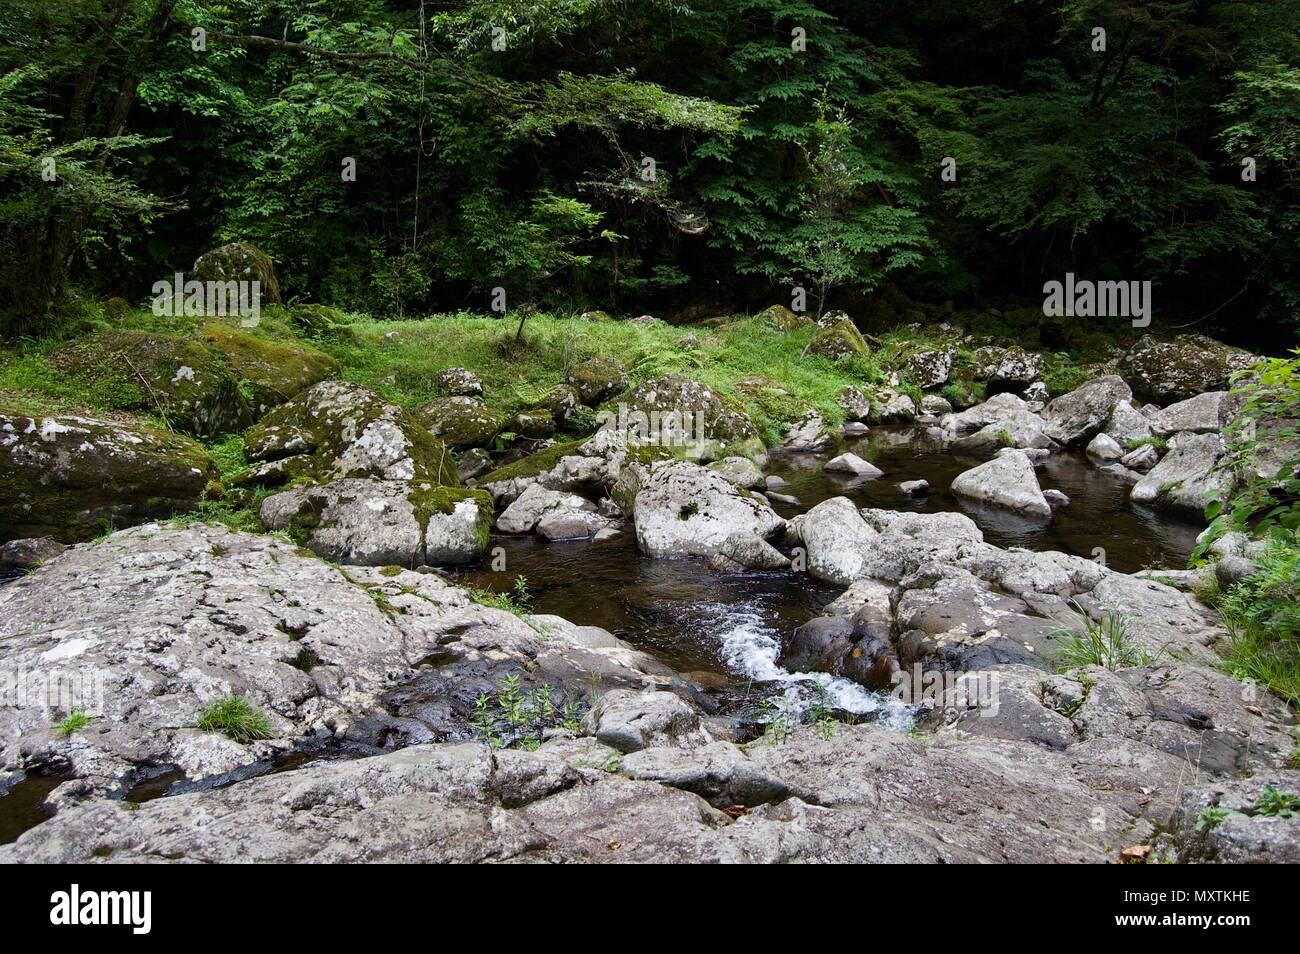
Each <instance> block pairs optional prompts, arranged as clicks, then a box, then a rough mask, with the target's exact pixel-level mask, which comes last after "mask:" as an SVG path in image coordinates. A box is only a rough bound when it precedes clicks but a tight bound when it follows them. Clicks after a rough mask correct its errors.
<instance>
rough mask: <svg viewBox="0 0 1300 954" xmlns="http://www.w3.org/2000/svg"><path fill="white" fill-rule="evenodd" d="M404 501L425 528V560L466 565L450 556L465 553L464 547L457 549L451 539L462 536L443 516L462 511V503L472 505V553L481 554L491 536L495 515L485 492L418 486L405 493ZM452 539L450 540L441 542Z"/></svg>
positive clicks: (458, 488) (453, 514)
mask: <svg viewBox="0 0 1300 954" xmlns="http://www.w3.org/2000/svg"><path fill="white" fill-rule="evenodd" d="M406 499H407V500H409V501H410V502H411V505H412V506H413V507H415V514H416V519H417V520H418V521H419V524H420V526H422V527H424V528H425V534H424V536H425V546H426V551H425V559H426V560H427V561H428V562H429V563H459V562H465V561H464V560H463V559H461V558H460V557H459V556H455V557H453V553H454V552H455V553H464V552H465V548H464V547H463V546H457V545H456V544H455V540H454V538H456V537H459V536H461V535H462V532H463V531H462V530H461V529H460V528H459V527H457V526H455V525H454V524H453V525H447V522H446V521H444V520H442V519H441V518H444V517H454V516H457V515H458V514H459V513H460V512H461V511H462V510H465V509H467V508H465V504H467V503H470V504H473V506H474V517H473V520H472V522H471V523H470V527H469V534H470V536H471V538H472V539H473V544H474V552H475V553H476V554H481V553H483V551H484V550H486V549H487V547H488V541H489V539H490V538H491V535H492V518H493V516H494V511H493V506H492V495H491V494H490V493H488V492H487V491H486V490H471V489H469V488H466V487H418V488H414V489H412V491H411V492H410V493H409V494H407V498H406ZM444 537H451V538H453V539H451V540H448V539H443V538H444Z"/></svg>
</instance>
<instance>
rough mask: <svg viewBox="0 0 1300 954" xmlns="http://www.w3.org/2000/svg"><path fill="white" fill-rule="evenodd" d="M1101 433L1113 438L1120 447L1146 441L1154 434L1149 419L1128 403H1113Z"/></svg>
mask: <svg viewBox="0 0 1300 954" xmlns="http://www.w3.org/2000/svg"><path fill="white" fill-rule="evenodd" d="M1102 431H1103V432H1104V433H1106V434H1109V435H1110V436H1111V437H1112V438H1114V440H1115V442H1116V443H1117V444H1119V445H1120V446H1121V447H1124V446H1127V445H1128V443H1129V441H1141V440H1146V439H1147V438H1149V437H1151V436H1153V434H1154V432H1153V431H1152V430H1151V421H1150V419H1148V418H1147V416H1146V415H1145V414H1143V413H1142V412H1141V411H1139V410H1137V409H1136V408H1134V407H1133V405H1132V403H1131V402H1129V401H1116V402H1115V407H1114V409H1113V410H1111V412H1110V417H1109V418H1108V419H1107V421H1106V423H1105V425H1104V426H1103V427H1102Z"/></svg>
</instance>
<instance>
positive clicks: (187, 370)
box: [172, 364, 194, 384]
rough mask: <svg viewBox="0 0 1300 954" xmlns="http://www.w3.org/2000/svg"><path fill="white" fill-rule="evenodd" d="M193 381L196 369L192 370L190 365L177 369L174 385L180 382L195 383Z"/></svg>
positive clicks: (173, 379)
mask: <svg viewBox="0 0 1300 954" xmlns="http://www.w3.org/2000/svg"><path fill="white" fill-rule="evenodd" d="M193 380H194V369H193V368H191V367H190V366H189V365H188V364H182V365H181V366H180V367H179V368H177V369H176V375H175V377H173V378H172V384H176V383H177V382H179V381H193Z"/></svg>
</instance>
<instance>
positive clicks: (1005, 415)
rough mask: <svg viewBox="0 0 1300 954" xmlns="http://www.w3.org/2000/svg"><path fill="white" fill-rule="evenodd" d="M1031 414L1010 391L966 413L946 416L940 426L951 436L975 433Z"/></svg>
mask: <svg viewBox="0 0 1300 954" xmlns="http://www.w3.org/2000/svg"><path fill="white" fill-rule="evenodd" d="M1027 413H1029V411H1028V409H1027V407H1026V405H1025V402H1024V401H1023V400H1022V399H1020V398H1018V397H1016V395H1014V394H1012V393H1011V392H1010V391H1003V392H1001V393H999V394H995V395H993V397H991V398H989V399H988V400H987V401H985V402H984V403H982V404H976V405H975V406H974V407H969V408H967V409H966V410H964V411H958V412H956V413H953V414H945V415H943V417H942V419H941V420H940V421H939V426H940V427H941V428H943V429H944V430H945V431H947V432H949V433H951V434H960V433H962V432H963V431H975V430H979V429H980V428H983V427H987V426H988V425H990V424H1000V423H1002V422H1003V421H1005V420H1008V419H1010V418H1013V417H1016V416H1017V415H1020V414H1027Z"/></svg>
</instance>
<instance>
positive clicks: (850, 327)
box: [808, 318, 871, 361]
mask: <svg viewBox="0 0 1300 954" xmlns="http://www.w3.org/2000/svg"><path fill="white" fill-rule="evenodd" d="M808 353H809V354H815V355H818V356H820V357H823V358H829V359H831V360H832V361H836V360H839V359H840V358H850V357H865V356H866V355H868V354H870V353H871V349H870V347H868V346H867V341H866V339H865V338H863V337H862V332H860V331H858V327H857V325H855V324H854V323H853V322H852V321H850V320H849V319H848V318H840V319H838V320H837V321H835V322H834V323H833V324H832V325H830V327H828V328H823V329H822V330H821V331H819V332H817V334H816V335H815V336H814V337H813V339H812V341H810V342H808Z"/></svg>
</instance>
